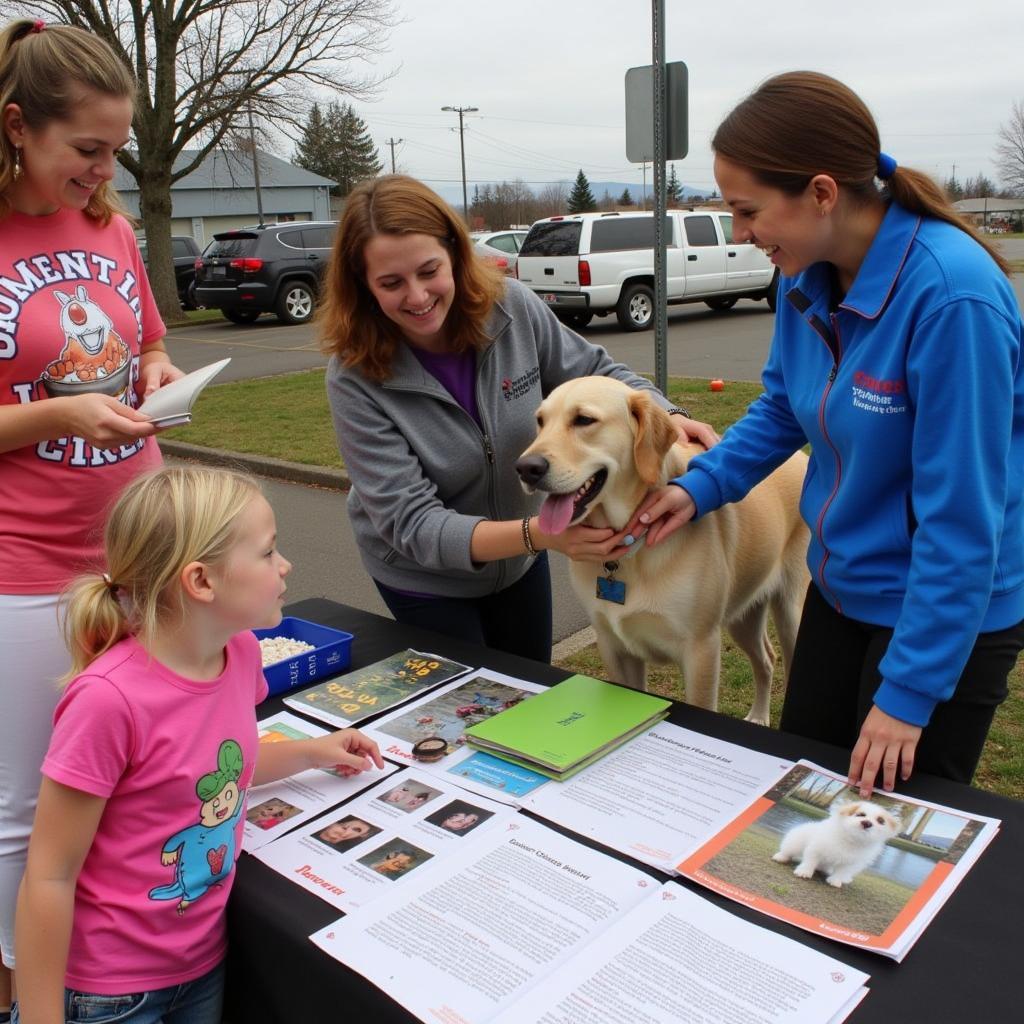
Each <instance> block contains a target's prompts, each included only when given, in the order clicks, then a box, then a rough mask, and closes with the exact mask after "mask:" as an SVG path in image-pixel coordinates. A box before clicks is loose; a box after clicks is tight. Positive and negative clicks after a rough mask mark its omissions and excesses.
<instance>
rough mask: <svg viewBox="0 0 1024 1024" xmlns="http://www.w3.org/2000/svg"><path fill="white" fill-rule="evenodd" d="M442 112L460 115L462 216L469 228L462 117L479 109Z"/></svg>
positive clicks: (444, 108) (461, 108)
mask: <svg viewBox="0 0 1024 1024" xmlns="http://www.w3.org/2000/svg"><path fill="white" fill-rule="evenodd" d="M441 109H442V110H446V111H451V112H452V113H455V114H458V115H459V152H460V153H461V154H462V216H463V217H465V219H466V226H467V227H468V226H469V202H468V200H467V199H466V147H465V144H464V143H463V141H462V133H463V127H462V115H463V114H475V113H476V112H477V111H478V110H479V109H480V108H479V107H442V108H441Z"/></svg>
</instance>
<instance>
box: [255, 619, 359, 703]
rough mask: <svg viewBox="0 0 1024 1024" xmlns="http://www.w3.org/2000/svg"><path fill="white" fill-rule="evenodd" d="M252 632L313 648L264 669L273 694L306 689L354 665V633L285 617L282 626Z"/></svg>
mask: <svg viewBox="0 0 1024 1024" xmlns="http://www.w3.org/2000/svg"><path fill="white" fill-rule="evenodd" d="M253 632H254V633H255V634H256V637H257V638H258V639H260V640H262V639H264V638H265V637H271V636H283V637H287V638H288V639H289V640H302V641H303V642H304V643H307V644H312V645H313V650H311V651H303V653H302V654H298V655H296V656H295V657H294V658H286V659H285V660H284V661H279V662H277V663H275V664H273V665H267V666H266V668H264V669H263V675H264V676H265V677H266V680H267V686H269V687H270V692H271V693H272V694H275V693H284V692H285V691H286V690H294V689H295V687H296V686H305V685H306V684H307V683H312V682H315V681H316V680H317V679H323V678H324V677H325V676H336V675H337V674H338V673H339V672H344V671H345V670H346V669H347V668H348V667H349V665H351V664H352V634H351V633H346V632H344V631H343V630H340V629H331V628H330V626H321V625H320V624H319V623H316V622H308V621H307V620H306V619H296V618H295V617H294V616H291V615H286V616H285V617H284V618H283V619H282V620H281V625H279V626H274V627H273V628H272V629H254V630H253Z"/></svg>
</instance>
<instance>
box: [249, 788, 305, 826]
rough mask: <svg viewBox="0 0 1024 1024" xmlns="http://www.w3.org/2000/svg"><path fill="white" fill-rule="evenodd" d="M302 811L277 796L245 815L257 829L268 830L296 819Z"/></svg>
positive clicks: (252, 808)
mask: <svg viewBox="0 0 1024 1024" xmlns="http://www.w3.org/2000/svg"><path fill="white" fill-rule="evenodd" d="M301 811H302V808H301V807H296V806H295V805H294V804H290V803H287V802H286V801H284V800H281V799H279V798H278V797H276V796H273V797H271V798H270V799H269V800H264V801H263V803H261V804H256V806H255V807H250V808H249V809H248V811H246V813H245V820H246V821H248V822H250V823H251V824H253V825H255V826H256V827H257V828H262V829H268V828H274V827H275V826H277V825H280V824H281V822H282V821H287V820H288V819H289V818H294V817H295V815H296V814H299V813H300V812H301Z"/></svg>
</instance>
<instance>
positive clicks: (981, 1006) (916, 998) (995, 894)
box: [226, 599, 1024, 1024]
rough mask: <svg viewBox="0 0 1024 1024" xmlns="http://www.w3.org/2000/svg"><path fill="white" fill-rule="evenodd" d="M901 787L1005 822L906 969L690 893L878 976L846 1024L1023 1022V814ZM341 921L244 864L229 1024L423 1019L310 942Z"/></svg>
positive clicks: (681, 710) (360, 656)
mask: <svg viewBox="0 0 1024 1024" xmlns="http://www.w3.org/2000/svg"><path fill="white" fill-rule="evenodd" d="M286 613H287V614H288V615H296V616H298V617H300V618H305V619H309V620H311V621H315V622H321V623H324V624H325V625H328V626H333V627H336V628H338V629H344V630H347V631H348V632H349V633H352V634H353V635H354V637H355V640H354V641H353V645H352V666H353V667H354V668H357V667H359V666H361V665H366V664H370V663H371V662H374V661H377V660H379V659H380V658H384V657H386V656H387V655H390V654H393V653H394V652H395V651H398V650H403V649H405V648H407V647H413V648H416V649H418V650H424V651H430V652H432V653H436V654H442V655H444V656H445V657H448V658H454V659H456V660H458V661H462V662H465V663H466V664H467V665H473V666H474V667H481V668H491V669H494V670H496V671H498V672H505V673H508V674H509V675H513V676H518V677H520V678H523V679H530V680H532V681H534V682H538V683H546V684H549V685H550V684H552V683H556V682H559V681H560V680H562V679H564V678H565V676H566V674H567V673H565V672H563V671H561V670H560V669H557V668H553V667H552V666H550V665H542V664H540V663H538V662H533V661H529V660H527V659H524V658H517V657H514V656H512V655H508V654H502V653H500V652H497V651H491V650H488V649H485V648H482V647H476V646H474V645H471V644H464V643H460V642H458V641H456V640H451V639H449V638H447V637H441V636H438V635H437V634H435V633H430V632H426V631H423V630H416V629H411V628H408V627H405V626H399V625H398V624H397V623H395V622H393V621H392V620H391V619H386V618H382V617H381V616H378V615H372V614H370V613H368V612H363V611H359V610H357V609H354V608H349V607H347V606H345V605H341V604H336V603H335V602H332V601H326V600H319V599H317V600H310V601H303V602H300V603H298V604H295V605H293V606H291V607H289V608H288V609H287V612H286ZM282 708H283V705H282V704H281V703H280V701H279V700H278V701H275V700H270V701H268V702H267V703H266V704H264V705H263V706H262V707H261V708H260V717H261V718H263V717H266V716H267V715H269V714H272V713H273V712H275V711H278V710H281V709H282ZM669 721H671V722H674V723H676V724H677V725H681V726H685V727H686V728H689V729H694V730H696V731H697V732H701V733H705V734H707V735H709V736H715V737H718V738H720V739H723V740H728V741H730V742H732V743H738V744H741V745H743V746H746V747H750V748H753V749H756V750H762V751H765V752H766V753H772V754H777V755H780V756H782V757H784V758H788V759H790V760H797V759H799V758H801V757H803V758H808V759H810V760H812V761H815V762H817V763H818V764H821V765H823V766H825V767H828V768H831V769H833V770H836V771H839V772H845V771H846V767H847V764H848V754H847V752H846V751H842V750H839V749H838V748H836V747H831V746H827V745H825V744H820V743H813V742H810V741H808V740H804V739H798V738H795V737H792V736H789V735H787V734H785V733H780V732H776V731H774V730H770V729H765V728H762V727H760V726H754V725H750V724H749V723H747V722H742V721H739V720H738V719H734V718H728V717H726V716H724V715H719V714H715V713H712V712H708V711H702V710H700V709H699V708H692V707H688V706H686V705H683V704H677V705H674V706H673V710H672V714H671V715H670V717H669ZM901 789H902V791H903V792H906V793H907V794H908V795H912V796H917V797H920V798H922V799H925V800H931V801H934V802H936V803H941V804H946V805H948V806H951V807H955V808H957V809H959V810H963V811H968V812H974V813H977V814H983V815H988V816H990V817H995V818H1000V819H1002V823H1003V824H1002V831H1001V832H1000V834H999V835H998V836H997V837H996V839H995V840H994V842H993V843H992V844H991V846H989V848H988V850H986V851H985V852H984V853H983V854H982V856H981V859H980V860H979V862H978V863H977V864H976V865H975V866H974V868H973V869H972V870H971V871H970V873H969V874H968V875H967V877H966V878H965V879H964V881H963V882H962V883H961V885H960V887H959V888H958V889H957V890H956V892H955V893H954V894H953V895H952V897H951V898H950V900H949V901H948V902H947V904H946V905H945V906H944V907H943V908H942V909H941V910H940V911H939V913H938V915H937V917H936V918H935V920H934V921H933V922H932V923H931V924H930V925H929V926H928V927H927V928H926V930H925V932H924V934H923V935H922V936H921V938H920V939H919V940H918V942H917V944H916V945H915V946H914V948H913V949H912V950H911V951H910V952H909V953H908V954H907V957H906V959H905V960H904V962H903V963H902V964H896V963H893V962H892V961H891V960H889V959H888V958H886V957H881V956H877V955H873V954H870V953H863V952H861V951H860V950H857V949H854V948H853V947H850V946H844V945H842V944H840V943H834V942H829V941H827V940H824V939H820V938H818V937H817V936H814V935H812V934H810V933H808V932H804V931H801V930H800V929H797V928H792V927H790V926H789V925H786V924H783V923H781V922H776V921H774V920H772V919H771V918H768V917H765V916H763V915H761V914H758V913H756V912H754V911H750V910H748V909H747V908H746V907H743V906H742V905H740V904H737V903H733V902H732V901H730V900H725V899H723V898H721V897H719V896H717V895H715V894H713V893H711V892H709V891H708V890H706V889H702V888H701V887H700V886H696V885H692V883H690V882H688V881H682V883H681V884H683V885H686V886H688V887H692V888H693V889H694V891H696V892H698V893H699V894H700V895H701V896H703V897H705V898H706V899H709V900H711V901H712V902H714V903H718V904H719V905H721V906H724V907H725V908H726V909H727V910H729V911H730V912H731V913H734V914H737V915H739V916H741V917H744V918H746V919H747V920H749V921H752V922H753V923H755V924H757V925H760V926H761V927H764V928H769V929H772V930H774V931H777V932H780V933H782V934H785V935H788V936H789V937H790V938H793V939H795V940H796V941H798V942H802V943H805V944H806V945H809V946H813V947H814V948H816V949H820V950H821V951H822V952H825V953H827V954H829V955H830V956H834V957H836V958H837V959H839V960H841V961H843V962H845V963H848V964H850V965H851V966H852V967H857V968H859V969H860V970H862V971H865V972H866V973H868V974H870V975H871V980H870V982H869V986H870V993H869V995H868V996H867V998H866V999H865V1000H864V1001H863V1002H862V1003H861V1005H860V1006H859V1007H858V1009H857V1010H855V1011H854V1013H853V1014H852V1016H851V1017H850V1020H851V1021H854V1022H856V1024H863V1022H869V1021H877V1022H884V1024H897V1022H900V1024H903V1022H915V1021H927V1022H929V1024H939V1022H954V1021H955V1022H972V1024H995V1022H1000V1024H1001V1022H1007V1024H1008V1022H1011V1021H1020V1020H1024V980H1022V976H1024V957H1022V953H1024V938H1022V934H1024V931H1022V929H1024V921H1022V917H1024V803H1022V802H1020V801H1016V800H1008V799H1005V798H1003V797H997V796H994V795H992V794H990V793H984V792H981V791H980V790H976V789H971V788H969V787H967V786H961V785H959V784H957V783H953V782H947V781H945V780H942V779H935V778H931V777H929V776H923V775H922V776H915V777H914V778H912V779H911V780H910V782H909V783H907V784H905V785H903V786H901ZM545 824H547V825H549V826H550V825H551V823H550V822H545ZM551 827H554V826H551ZM567 834H570V835H571V834H572V833H567ZM575 838H576V839H578V840H579V841H580V842H587V840H585V839H582V838H581V837H579V836H576V837H575ZM587 845H593V844H591V843H587ZM605 852H608V851H605ZM611 855H612V856H615V855H614V854H611ZM619 859H620V860H626V859H627V858H625V857H620V858H619ZM643 870H646V871H650V873H651V874H652V875H654V876H655V877H658V878H660V879H661V880H666V879H667V877H668V876H665V875H661V874H660V873H659V872H656V871H654V870H653V869H650V868H643ZM337 917H339V911H338V910H337V909H336V908H334V907H332V906H330V905H329V904H327V903H325V902H323V901H322V900H320V899H318V898H317V897H316V896H313V895H312V894H311V893H308V892H306V891H305V890H304V889H300V888H299V887H298V886H296V885H293V884H292V883H291V882H289V881H288V880H287V879H285V878H284V877H283V876H281V875H279V874H277V873H276V872H274V871H271V870H270V869H269V868H268V867H266V866H265V865H263V864H261V863H259V862H258V861H257V860H255V859H254V858H253V857H250V856H248V855H247V854H243V855H242V857H241V858H240V860H239V862H238V870H237V878H236V880H235V887H234V892H233V894H232V897H231V902H230V906H229V912H228V922H229V933H230V943H231V947H230V954H229V957H228V1004H227V1010H226V1019H227V1020H229V1021H230V1022H231V1024H257V1022H258V1024H264V1022H266V1024H313V1022H316V1024H320V1022H329V1021H340V1022H344V1021H369V1022H373V1024H378V1022H387V1024H390V1022H401V1024H407V1022H409V1021H413V1020H415V1018H413V1017H412V1016H411V1015H410V1014H409V1013H407V1012H406V1011H405V1010H404V1009H402V1008H401V1007H400V1006H398V1005H397V1004H396V1003H394V1002H393V1001H392V1000H390V999H389V998H388V997H387V996H386V995H384V994H383V993H382V992H381V991H380V990H378V989H377V988H375V987H374V986H373V985H372V984H370V982H368V981H367V980H366V979H365V978H363V977H362V976H361V975H358V974H356V973H355V972H353V971H350V970H349V969H348V968H347V967H345V966H343V965H342V964H340V963H338V962H337V961H336V960H333V959H331V958H330V957H328V956H327V955H326V954H324V953H322V952H321V951H320V950H319V949H317V948H316V947H315V946H314V945H313V944H312V943H310V942H309V940H308V936H309V935H310V934H311V933H312V932H314V931H316V930H318V929H319V928H322V927H323V926H324V925H326V924H328V923H330V922H331V921H333V920H335V919H336V918H337ZM721 1024H729V1022H727V1021H723V1022H721Z"/></svg>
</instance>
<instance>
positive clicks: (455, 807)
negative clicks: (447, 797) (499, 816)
mask: <svg viewBox="0 0 1024 1024" xmlns="http://www.w3.org/2000/svg"><path fill="white" fill-rule="evenodd" d="M493 816H494V812H493V811H485V810H484V809H483V808H482V807H477V806H476V805H475V804H470V803H467V802H466V801H465V800H453V801H452V802H451V803H448V804H445V805H444V807H442V808H441V809H440V810H437V811H434V813H433V814H428V815H427V816H426V818H424V821H429V822H430V824H431V825H436V826H437V827H438V828H443V829H444V830H445V832H450V833H451V834H452V835H456V836H464V835H467V834H468V833H470V832H472V831H473V829H475V828H476V827H477V826H478V825H482V824H483V823H484V822H485V821H487V819H488V818H491V817H493Z"/></svg>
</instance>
